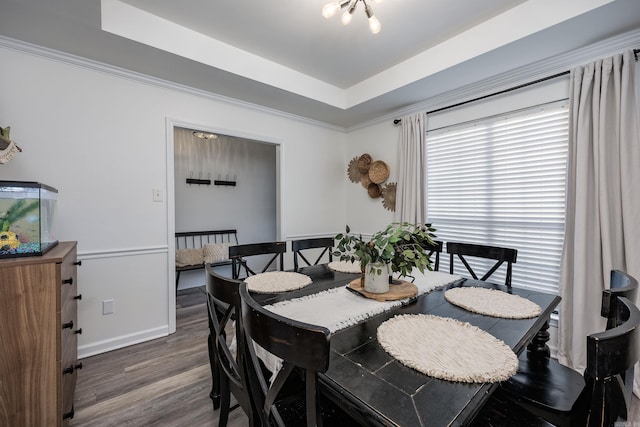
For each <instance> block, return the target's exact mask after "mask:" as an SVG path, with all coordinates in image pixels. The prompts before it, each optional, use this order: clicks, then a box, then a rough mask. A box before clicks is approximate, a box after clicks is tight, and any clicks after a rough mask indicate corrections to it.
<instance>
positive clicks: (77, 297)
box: [73, 294, 82, 300]
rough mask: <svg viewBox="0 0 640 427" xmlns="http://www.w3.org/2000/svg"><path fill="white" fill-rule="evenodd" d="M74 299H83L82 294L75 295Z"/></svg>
mask: <svg viewBox="0 0 640 427" xmlns="http://www.w3.org/2000/svg"><path fill="white" fill-rule="evenodd" d="M73 299H77V300H80V299H82V294H80V295H76V296H75V297H73Z"/></svg>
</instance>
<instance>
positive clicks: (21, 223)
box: [0, 181, 58, 258]
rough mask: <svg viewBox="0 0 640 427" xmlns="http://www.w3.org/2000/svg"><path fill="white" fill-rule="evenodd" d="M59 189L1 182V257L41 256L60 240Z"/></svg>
mask: <svg viewBox="0 0 640 427" xmlns="http://www.w3.org/2000/svg"><path fill="white" fill-rule="evenodd" d="M57 200H58V190H56V189H55V188H53V187H49V186H48V185H45V184H41V183H38V182H21V181H0V258H14V257H21V256H37V255H42V254H44V253H45V252H47V251H48V250H49V249H51V248H53V247H54V246H55V245H56V244H57V243H58V241H57V240H56V239H55V237H54V228H53V227H54V223H55V216H56V204H57Z"/></svg>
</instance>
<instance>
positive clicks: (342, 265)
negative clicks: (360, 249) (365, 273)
mask: <svg viewBox="0 0 640 427" xmlns="http://www.w3.org/2000/svg"><path fill="white" fill-rule="evenodd" d="M327 266H328V267H329V269H330V270H333V271H339V272H341V273H361V272H362V269H361V268H360V261H355V262H351V261H331V262H330V263H329V264H327Z"/></svg>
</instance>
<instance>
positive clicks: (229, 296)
mask: <svg viewBox="0 0 640 427" xmlns="http://www.w3.org/2000/svg"><path fill="white" fill-rule="evenodd" d="M206 271H207V277H206V288H207V309H208V319H209V338H208V347H209V364H210V366H211V375H212V382H213V386H212V394H213V395H214V396H215V397H216V398H217V399H214V410H215V409H217V408H218V407H219V409H220V414H219V421H218V425H219V426H220V427H224V426H226V425H227V421H228V419H229V412H230V411H231V410H233V409H235V408H237V407H238V406H239V407H241V408H242V410H243V411H244V412H245V414H246V415H247V417H248V419H249V425H250V426H251V427H253V426H258V425H260V422H259V416H258V413H257V410H256V406H255V405H254V403H253V400H252V397H251V392H250V388H249V384H248V382H249V379H248V376H247V364H246V362H247V360H246V354H247V352H246V339H245V335H244V328H243V324H242V319H241V316H240V294H239V284H240V282H239V281H238V280H234V279H230V278H228V277H223V276H220V275H218V274H217V273H215V272H214V271H213V269H212V267H210V266H207V267H206ZM229 331H233V332H234V334H235V340H232V339H230V338H233V337H228V336H227V333H228V332H229ZM230 342H235V347H236V348H235V350H232V348H231V346H230ZM216 388H217V390H216ZM231 394H233V396H234V397H235V399H236V401H237V402H238V404H237V405H235V406H234V407H231ZM216 400H217V401H216Z"/></svg>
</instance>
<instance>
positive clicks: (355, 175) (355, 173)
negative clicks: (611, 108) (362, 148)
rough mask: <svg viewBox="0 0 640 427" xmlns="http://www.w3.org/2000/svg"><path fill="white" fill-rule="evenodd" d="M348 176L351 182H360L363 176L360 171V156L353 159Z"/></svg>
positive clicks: (348, 167) (348, 168)
mask: <svg viewBox="0 0 640 427" xmlns="http://www.w3.org/2000/svg"><path fill="white" fill-rule="evenodd" d="M347 176H348V177H349V181H351V182H360V179H361V178H362V174H361V173H360V171H359V170H358V156H356V157H354V158H353V159H351V161H350V162H349V166H347Z"/></svg>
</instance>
